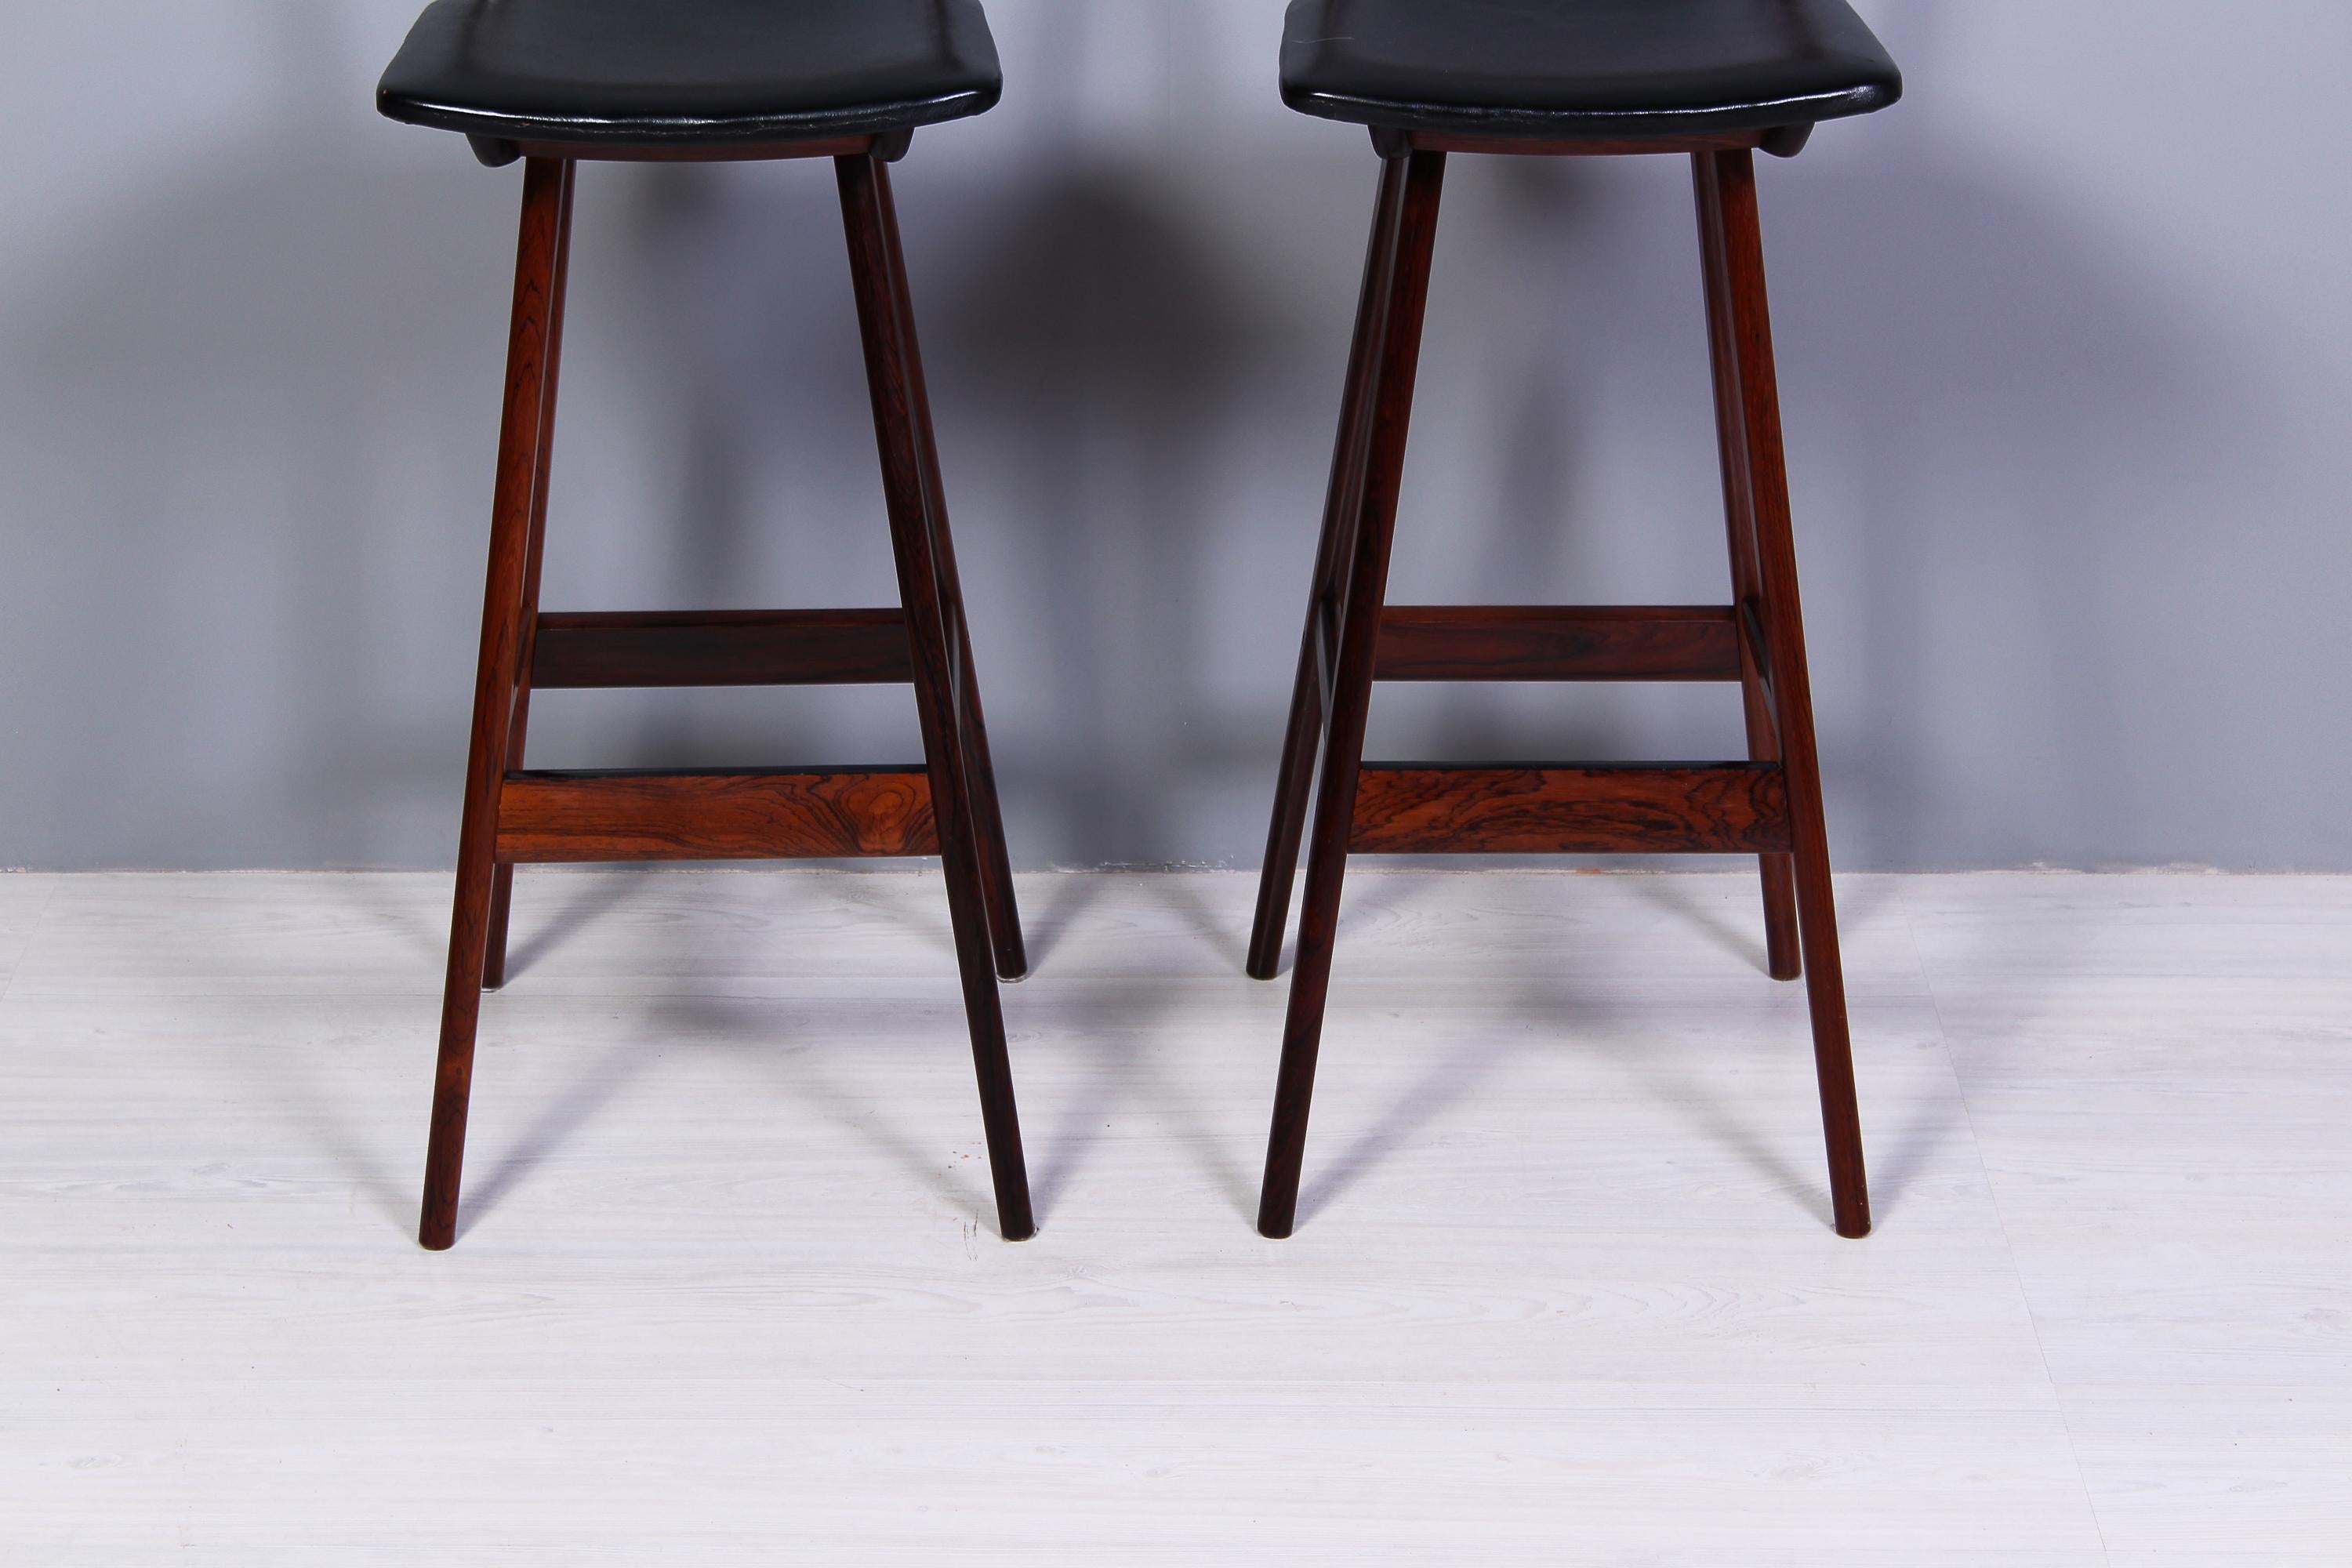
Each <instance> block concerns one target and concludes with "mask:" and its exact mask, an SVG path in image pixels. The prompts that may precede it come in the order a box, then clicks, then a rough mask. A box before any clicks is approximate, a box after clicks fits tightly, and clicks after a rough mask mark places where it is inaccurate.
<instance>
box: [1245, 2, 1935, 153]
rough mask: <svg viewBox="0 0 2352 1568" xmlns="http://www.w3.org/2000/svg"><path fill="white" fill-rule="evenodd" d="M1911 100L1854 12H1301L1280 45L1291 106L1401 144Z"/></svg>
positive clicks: (1659, 132) (1660, 129) (1633, 133)
mask: <svg viewBox="0 0 2352 1568" xmlns="http://www.w3.org/2000/svg"><path fill="white" fill-rule="evenodd" d="M1902 92H1903V77H1902V73H1901V72H1899V71H1897V70H1896V69H1895V62H1894V61H1893V60H1892V59H1890V58H1887V54H1886V51H1885V48H1883V47H1881V46H1880V44H1879V42H1878V39H1877V38H1876V37H1874V36H1872V34H1871V31H1870V28H1869V27H1868V26H1865V25H1864V22H1863V20H1862V18H1861V17H1859V16H1855V15H1854V14H1853V10H1852V9H1851V8H1849V7H1848V6H1847V5H1846V4H1845V0H1293V4H1292V5H1291V7H1290V15H1289V21H1288V26H1287V27H1286V31H1285V36H1284V38H1283V45H1282V97H1283V101H1284V102H1286V103H1287V104H1289V105H1290V107H1291V108H1293V109H1296V110H1300V111H1301V112H1302V113H1307V114H1318V115H1321V116H1324V117H1325V118H1327V119H1331V120H1345V121H1352V122H1355V123H1358V124H1363V125H1372V126H1378V127H1383V128H1389V129H1394V130H1400V131H1424V132H1454V133H1459V134H1472V135H1492V136H1519V137H1547V138H1559V139H1561V140H1578V139H1584V138H1594V139H1599V138H1620V137H1622V138H1638V137H1651V136H1672V135H1677V134H1688V133H1702V132H1744V131H1767V130H1771V129H1775V128H1778V127H1781V126H1801V125H1810V124H1811V123H1813V122H1814V121H1822V120H1832V119H1836V118H1838V117H1841V116H1843V115H1849V114H1867V113H1869V112H1870V111H1871V110H1877V109H1884V108H1885V107H1886V106H1887V105H1888V104H1891V103H1893V102H1894V101H1895V100H1896V99H1897V98H1899V97H1900V96H1902Z"/></svg>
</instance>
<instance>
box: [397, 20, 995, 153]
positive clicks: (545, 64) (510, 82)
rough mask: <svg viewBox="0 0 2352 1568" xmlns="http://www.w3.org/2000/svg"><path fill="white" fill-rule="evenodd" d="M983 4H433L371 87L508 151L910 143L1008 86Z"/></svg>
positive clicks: (437, 122) (408, 112) (405, 115)
mask: <svg viewBox="0 0 2352 1568" xmlns="http://www.w3.org/2000/svg"><path fill="white" fill-rule="evenodd" d="M1003 81H1004V79H1003V73H1002V71H1000V70H999V68H998V67H997V63H996V44H995V40H994V39H992V37H990V36H989V31H988V18H987V16H985V15H984V14H983V13H982V10H981V8H980V5H979V3H978V0H434V4H433V5H431V6H429V7H428V8H427V9H426V10H425V14H424V16H420V17H419V18H417V22H416V26H415V28H413V29H412V30H411V31H410V33H409V35H408V41H407V42H406V43H405V44H403V45H402V46H401V49H400V53H399V54H398V55H397V56H395V57H394V59H393V62H392V67H391V68H390V69H388V70H386V71H385V72H384V73H383V83H382V84H381V85H380V86H379V87H378V88H377V89H376V106H377V107H378V108H379V109H381V110H383V112H384V113H386V114H388V115H390V116H391V117H392V118H393V119H394V120H403V121H408V122H410V123H411V124H415V125H430V126H435V127H436V128H438V129H440V130H444V131H460V132H466V133H467V134H468V135H472V136H485V137H497V138H502V139H506V140H510V141H526V142H583V143H597V142H603V143H607V144H615V143H636V144H665V143H675V144H678V145H694V144H701V143H720V142H786V141H794V140H799V139H802V138H808V137H826V136H850V135H865V134H867V133H870V132H888V131H900V130H905V129H907V128H908V127H911V126H916V125H928V124H930V123H932V122H934V121H941V120H953V119H957V118H959V117H961V116H963V115H967V114H978V113H981V112H982V111H983V110H987V109H989V108H991V107H992V106H993V105H994V104H995V102H996V100H997V97H998V95H999V93H1000V92H1001V91H1002V90H1003Z"/></svg>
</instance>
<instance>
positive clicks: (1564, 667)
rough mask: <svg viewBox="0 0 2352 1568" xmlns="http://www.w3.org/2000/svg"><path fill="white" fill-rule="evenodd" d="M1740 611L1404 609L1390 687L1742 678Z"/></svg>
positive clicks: (1386, 671)
mask: <svg viewBox="0 0 2352 1568" xmlns="http://www.w3.org/2000/svg"><path fill="white" fill-rule="evenodd" d="M1735 615H1736V612H1735V611H1733V610H1730V609H1727V608H1726V609H1717V608H1714V607H1712V606H1704V607H1690V606H1679V605H1677V606H1643V605H1607V606H1601V607H1591V608H1567V607H1554V606H1550V605H1444V606H1434V607H1433V606H1425V605H1390V606H1388V607H1387V608H1386V609H1384V610H1382V611H1381V650H1380V663H1379V666H1378V679H1381V680H1738V679H1739V677H1740V664H1739V641H1738V631H1737V629H1736V628H1735V626H1734V624H1733V622H1734V616H1735Z"/></svg>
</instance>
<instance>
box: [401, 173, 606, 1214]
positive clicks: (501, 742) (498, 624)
mask: <svg viewBox="0 0 2352 1568" xmlns="http://www.w3.org/2000/svg"><path fill="white" fill-rule="evenodd" d="M576 172H577V171H576V170H575V169H574V167H573V165H572V164H571V163H558V162H555V161H552V160H550V159H545V158H533V159H531V160H530V163H527V164H525V165H524V168H523V185H522V216H521V218H520V222H519V224H518V225H517V233H516V241H515V281H514V303H513V307H512V310H511V313H510V315H509V327H508V333H507V379H506V397H505V402H504V405H503V411H502V413H501V414H500V416H499V461H498V482H497V486H496V488H495V489H494V491H493V494H492V499H491V503H490V550H489V564H488V570H487V571H486V572H485V574H484V579H483V590H482V637H481V652H480V654H479V656H478V662H477V664H476V667H475V675H474V722H473V730H472V734H471V738H470V740H469V742H468V745H467V754H466V795H465V806H464V809H463V813H462V815H461V816H460V818H459V824H458V829H457V886H456V891H455V893H454V896H453V902H452V905H451V910H450V916H449V955H448V970H447V973H446V977H445V979H444V982H443V991H442V1003H441V1030H440V1041H439V1045H438V1047H437V1048H436V1056H435V1065H434V1080H433V1082H434V1087H433V1120H432V1131H431V1132H430V1133H429V1135H428V1137H427V1140H426V1144H425V1195H424V1199H423V1203H422V1205H421V1213H420V1215H419V1217H418V1221H417V1240H418V1242H419V1244H420V1245H422V1246H424V1247H428V1248H430V1249H432V1250H434V1251H441V1250H445V1249H446V1248H447V1247H451V1246H453V1245H454V1244H455V1243H456V1241H457V1192H458V1184H459V1182H460V1180H461V1179H462V1176H463V1173H464V1166H465V1160H466V1116H467V1107H468V1104H469V1102H470V1098H471V1095H472V1092H473V1083H474V1037H475V1032H476V1028H477V1026H478V1023H479V1020H480V1016H481V1005H482V981H483V978H484V977H485V975H486V974H487V973H488V955H489V942H490V937H491V934H492V926H493V915H494V912H495V911H494V905H495V903H496V884H497V881H498V873H499V866H498V839H499V781H500V780H502V779H503V778H504V777H505V776H506V773H507V768H508V765H509V751H508V748H509V742H510V741H511V739H512V737H513V724H514V713H515V699H516V695H517V692H518V691H519V690H520V689H521V688H520V672H521V669H522V662H521V658H522V653H521V650H522V644H523V642H524V639H525V638H526V637H528V635H529V630H530V626H529V622H528V619H527V618H526V616H525V615H524V600H525V591H526V588H527V586H528V584H529V580H530V556H531V531H532V529H531V520H532V517H533V515H534V511H535V509H536V508H537V506H538V504H539V500H540V498H541V494H542V493H543V490H544V488H545V487H544V486H543V485H542V484H541V451H542V447H543V445H544V443H545V441H546V440H547V437H548V432H549V420H550V418H551V415H552V413H553V403H552V400H551V396H550V393H551V388H552V385H553V380H554V369H555V366H554V363H553V360H552V355H551V350H552V349H553V348H554V346H555V324H556V322H557V321H558V320H559V319H560V317H561V315H562V298H561V296H560V295H559V294H558V293H557V288H558V285H559V283H560V282H561V281H562V279H563V278H564V276H565V268H564V258H565V257H566V256H567V255H568V253H569V251H570V248H571V241H572V190H573V186H574V184H575V179H574V176H575V174H576ZM500 967H501V969H502V970H503V967H504V965H503V963H501V965H500Z"/></svg>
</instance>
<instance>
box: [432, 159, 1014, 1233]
mask: <svg viewBox="0 0 2352 1568" xmlns="http://www.w3.org/2000/svg"><path fill="white" fill-rule="evenodd" d="M907 143H908V136H907V134H906V133H904V132H900V133H898V134H896V135H891V136H882V137H867V136H858V137H851V138H836V139H833V140H828V141H810V142H796V143H784V144H781V145H772V146H761V147H754V148H720V149H709V150H707V151H706V150H701V149H672V148H662V147H646V148H612V149H607V148H601V147H600V148H594V149H591V148H588V147H584V146H573V145H568V144H567V145H555V144H535V143H527V144H520V145H517V144H514V143H499V142H489V143H488V144H487V145H485V144H482V143H478V144H477V151H478V153H481V154H482V156H483V159H484V161H485V162H488V163H501V162H510V161H512V160H513V159H514V158H515V157H518V156H520V157H521V158H523V159H525V160H526V162H525V165H524V174H523V194H522V221H521V230H520V239H519V241H518V245H517V254H516V261H515V294H514V316H513V324H512V329H511V331H510V334H509V340H508V349H507V382H506V402H505V411H504V414H503V416H502V418H501V421H500V425H499V464H498V485H497V495H496V500H495V503H494V505H493V508H492V511H491V523H490V554H489V571H488V587H487V589H486V591H485V597H484V603H483V607H482V647H481V662H480V666H479V670H478V675H477V678H476V682H475V689H474V727H473V742H472V749H471V752H470V754H469V757H468V760H467V769H466V806H465V816H464V826H463V827H462V829H461V830H460V833H459V837H458V848H457V901H456V910H455V911H454V913H453V915H452V917H451V921H450V931H449V969H448V977H447V982H446V990H445V992H444V997H443V1003H442V1012H441V1039H440V1052H439V1062H438V1068H437V1072H436V1079H435V1084H434V1094H433V1124H432V1137H431V1142H430V1144H429V1147H428V1149H427V1152H426V1155H425V1197H424V1212H423V1215H422V1218H421V1221H420V1223H419V1226H418V1240H419V1241H421V1242H422V1243H423V1244H424V1245H425V1247H431V1248H434V1249H436V1250H438V1249H440V1248H444V1247H449V1246H450V1245H452V1244H453V1243H454V1242H455V1241H456V1239H457V1195H458V1183H459V1176H460V1172H461V1168H462V1166H463V1163H464V1160H465V1142H466V1112H467V1101H468V1099H469V1097H470V1091H471V1089H472V1084H473V1072H474V1039H475V1033H476V1026H477V1024H478V1017H479V1014H480V1008H481V993H482V992H483V990H484V989H486V988H487V989H492V990H495V989H497V988H498V987H499V985H500V984H503V983H504V981H505V977H506V948H507V915H508V910H509V901H510V899H511V896H512V889H513V884H514V868H515V867H516V866H518V865H523V864H534V863H546V862H556V861H603V860H615V861H618V860H631V861H635V860H706V859H790V858H836V857H843V858H845V857H859V856H919V855H938V856H939V857H940V859H941V861H942V863H943V868H944V870H945V874H946V875H945V879H946V882H947V890H948V908H949V911H950V918H951V920H952V922H953V925H954V928H955V943H956V958H957V964H958V967H959V969H960V971H961V978H962V983H963V996H964V1008H965V1012H966V1015H967V1016H968V1019H969V1022H970V1025H971V1047H972V1059H973V1062H974V1065H975V1067H976V1068H977V1070H978V1074H979V1079H980V1104H981V1116H982V1121H983V1122H984V1124H985V1127H986V1131H987V1137H988V1159H989V1170H990V1173H991V1176H992V1179H993V1181H994V1184H995V1189H996V1208H997V1219H998V1224H999V1226H1000V1227H1001V1228H1002V1230H1003V1234H1004V1236H1005V1237H1006V1239H1008V1240H1013V1241H1019V1240H1023V1239H1025V1238H1026V1237H1029V1236H1031V1235H1033V1234H1034V1232H1035V1230H1036V1222H1035V1220H1034V1216H1033V1215H1032V1214H1031V1211H1030V1204H1029V1180H1028V1173H1027V1169H1026V1166H1025V1164H1024V1160H1023V1157H1022V1149H1021V1129H1020V1121H1019V1117H1018V1114H1017V1112H1016V1110H1015V1108H1014V1104H1013V1075H1012V1068H1011V1065H1010V1063H1009V1062H1008V1060H1007V1058H1006V1055H1005V1047H1004V1020H1003V1013H1002V1011H1001V1008H1000V1005H999V999H998V995H997V988H996V986H997V977H998V976H999V975H1000V974H1001V975H1002V976H1003V977H1004V978H1005V979H1007V980H1018V979H1019V978H1021V977H1022V975H1023V974H1024V973H1026V972H1027V970H1028V960H1027V958H1026V956H1025V954H1024V951H1023V946H1022V940H1021V921H1020V915H1019V911H1018V910H1017V909H1016V907H1015V905H1014V901H1013V872H1012V864H1011V861H1010V860H1009V859H1008V858H1007V856H1006V852H1005V847H1004V827H1003V821H1002V818H1001V815H1000V813H999V811H998V808H997V799H996V784H995V777H994V773H993V771H992V768H991V766H990V763H989V755H988V733H987V730H986V727H985V724H984V722H983V720H982V713H981V705H980V691H979V687H978V683H977V680H976V679H975V677H974V675H973V672H972V658H971V637H970V635H969V633H968V632H967V630H966V627H965V625H964V612H963V595H962V590H961V585H960V584H959V583H958V580H957V577H956V566H955V552H954V549H953V546H952V544H951V542H950V538H949V531H948V517H947V510H946V505H945V502H944V500H943V491H942V488H941V485H940V462H939V453H938V449H937V447H936V446H935V445H934V442H933V439H932V432H931V416H930V405H929V396H928V395H927V393H926V391H925V387H924V384H923V368H922V358H921V354H920V352H919V348H918V346H917V343H916V338H915V323H914V313H913V309H912V306H911V304H910V303H909V299H908V288H907V270H906V260H905V257H904V255H903V253H902V252H901V250H900V248H899V242H898V215H897V211H896V209H895V207H894V206H893V205H892V202H891V196H890V175H889V169H888V167H887V165H888V164H889V163H892V162H895V161H896V159H897V158H898V156H900V155H902V154H903V153H905V151H906V147H907ZM810 157H831V158H832V159H833V160H834V166H835V174H836V177H837V180H838V183H839V185H840V190H841V210H842V220H843V226H844V228H845V233H846V235H847V238H848V245H849V260H850V273H851V279H852V281H853V284H854V286H855V290H856V300H857V315H858V321H859V324H860V328H861V330H862V333H863V336H864V340H865V349H866V381H867V385H868V388H869V390H870V391H871V393H872V396H873V404H874V427H875V433H876V437H877V443H878V445H879V447H880V451H881V459H882V481H883V489H884V490H885V492H886V495H887V500H888V509H889V519H890V539H891V544H892V548H893V553H894V555H895V557H896V560H897V565H898V586H899V596H900V600H901V603H900V606H899V607H898V608H897V609H875V610H779V611H755V612H735V613H727V614H708V615H697V614H684V615H546V614H542V613H541V610H540V605H539V588H540V567H541V560H542V557H543V554H544V547H545V542H546V523H547V489H548V471H549V458H550V454H551V449H552V445H553V435H554V424H555V395H556V382H557V376H558V372H559V369H560V366H561V361H562V341H563V295H564V285H565V280H566V274H567V271H568V268H569V262H570V255H571V243H572V187H573V184H574V182H575V177H576V174H577V163H575V160H577V159H583V158H591V159H597V160H605V161H621V162H642V161H655V160H660V161H673V160H675V161H694V160H712V161H719V160H724V161H733V160H740V159H744V158H810ZM900 682H904V683H908V684H911V685H912V686H913V687H914V689H915V707H916V712H917V716H918V718H919V721H920V724H921V729H922V735H923V751H924V758H925V760H924V765H923V766H921V767H919V768H918V767H906V768H895V769H867V770H859V771H843V770H833V771H821V772H820V771H786V770H745V771H735V772H720V773H635V772H632V773H527V772H524V771H523V770H522V759H523V747H524V741H525V736H526V732H527V730H528V727H529V723H530V697H531V692H532V690H533V689H534V688H536V689H581V688H630V687H636V688H645V687H695V686H800V685H847V684H882V683H888V684H896V683H900Z"/></svg>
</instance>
